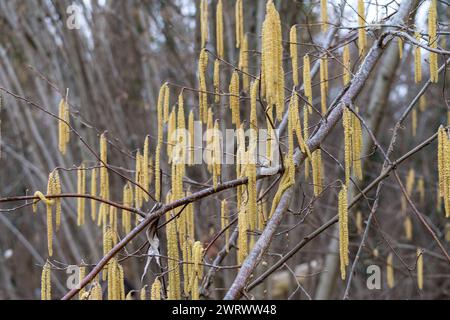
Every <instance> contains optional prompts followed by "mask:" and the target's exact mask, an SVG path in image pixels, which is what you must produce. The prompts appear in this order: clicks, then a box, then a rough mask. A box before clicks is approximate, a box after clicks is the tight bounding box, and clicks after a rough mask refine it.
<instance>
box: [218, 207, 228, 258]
mask: <svg viewBox="0 0 450 320" xmlns="http://www.w3.org/2000/svg"><path fill="white" fill-rule="evenodd" d="M220 227H221V229H222V230H225V228H227V227H228V201H227V200H226V199H223V200H222V202H221V204H220ZM224 237H225V249H226V250H227V251H228V249H229V244H230V242H229V241H230V230H229V228H227V229H226V230H225V233H224Z"/></svg>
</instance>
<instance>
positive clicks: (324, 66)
mask: <svg viewBox="0 0 450 320" xmlns="http://www.w3.org/2000/svg"><path fill="white" fill-rule="evenodd" d="M327 74H328V59H327V57H326V56H324V57H322V58H320V107H321V111H322V115H323V116H324V115H325V114H326V113H327V94H328V75H327Z"/></svg>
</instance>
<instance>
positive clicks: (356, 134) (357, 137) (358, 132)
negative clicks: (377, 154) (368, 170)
mask: <svg viewBox="0 0 450 320" xmlns="http://www.w3.org/2000/svg"><path fill="white" fill-rule="evenodd" d="M358 111H359V110H358V107H356V108H355V112H356V113H358ZM351 116H352V132H351V133H352V166H353V173H354V175H355V176H356V177H357V178H358V180H360V181H362V179H363V174H362V165H361V152H362V147H363V145H362V142H363V138H362V129H361V121H360V120H359V118H358V117H357V116H356V115H355V114H354V113H353V112H352V114H351Z"/></svg>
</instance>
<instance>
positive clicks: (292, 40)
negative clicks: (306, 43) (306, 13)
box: [289, 25, 298, 87]
mask: <svg viewBox="0 0 450 320" xmlns="http://www.w3.org/2000/svg"><path fill="white" fill-rule="evenodd" d="M289 49H290V50H289V52H290V55H291V61H292V78H293V81H294V86H296V87H297V86H298V53H297V26H296V25H293V26H292V27H291V31H290V32H289Z"/></svg>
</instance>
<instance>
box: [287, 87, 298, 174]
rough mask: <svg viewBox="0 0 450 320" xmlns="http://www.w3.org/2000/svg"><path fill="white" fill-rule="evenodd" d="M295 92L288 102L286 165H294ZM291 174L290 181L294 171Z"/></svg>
mask: <svg viewBox="0 0 450 320" xmlns="http://www.w3.org/2000/svg"><path fill="white" fill-rule="evenodd" d="M295 96H296V94H295V93H293V94H292V96H291V103H290V104H289V111H288V112H289V114H288V152H287V159H286V161H287V163H288V164H287V165H288V166H293V165H294V131H295V120H296V119H295V115H294V113H295V111H294V109H295V102H294V101H293V100H294V99H295ZM290 173H291V176H290V179H291V180H292V181H295V171H293V170H291V171H290Z"/></svg>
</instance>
